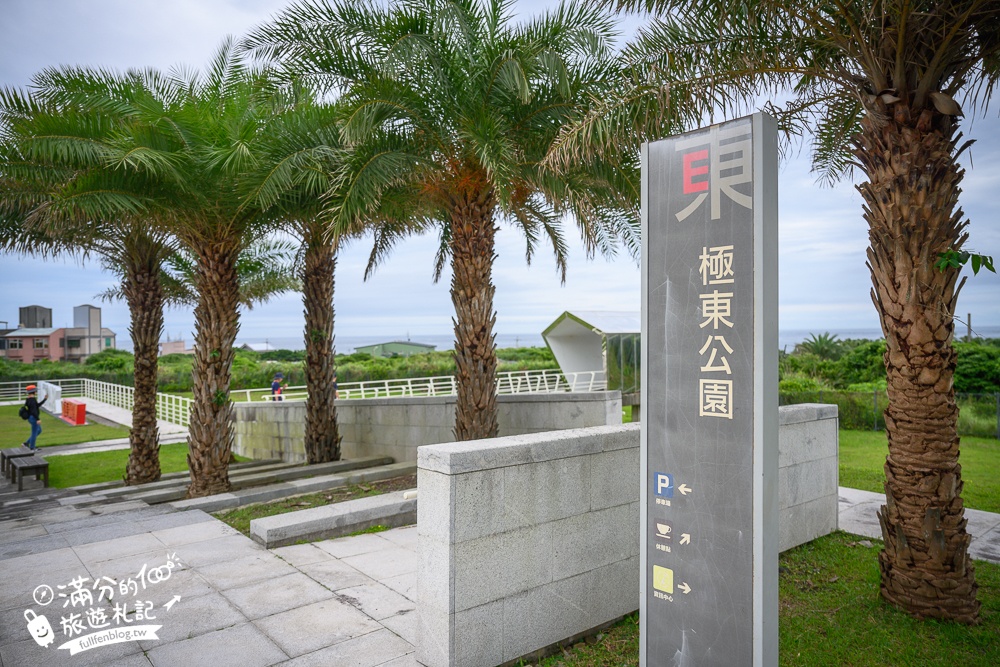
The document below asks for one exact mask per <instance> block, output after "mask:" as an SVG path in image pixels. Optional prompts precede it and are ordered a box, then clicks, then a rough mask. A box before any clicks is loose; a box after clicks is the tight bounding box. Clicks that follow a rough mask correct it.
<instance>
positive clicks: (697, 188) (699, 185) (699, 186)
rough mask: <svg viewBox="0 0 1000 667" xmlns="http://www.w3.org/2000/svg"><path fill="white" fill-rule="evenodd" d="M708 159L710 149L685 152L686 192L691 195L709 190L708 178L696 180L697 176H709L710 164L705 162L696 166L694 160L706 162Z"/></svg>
mask: <svg viewBox="0 0 1000 667" xmlns="http://www.w3.org/2000/svg"><path fill="white" fill-rule="evenodd" d="M706 160H708V151H707V150H700V151H691V152H690V153H685V154H684V194H686V195H690V194H694V193H695V192H708V179H707V178H705V179H703V180H698V181H696V180H694V177H695V176H707V175H708V165H707V164H703V165H700V166H697V167H695V166H694V165H693V164H692V163H694V162H705V161H706Z"/></svg>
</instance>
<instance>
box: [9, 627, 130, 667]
mask: <svg viewBox="0 0 1000 667" xmlns="http://www.w3.org/2000/svg"><path fill="white" fill-rule="evenodd" d="M49 622H50V623H52V624H53V628H55V623H56V622H57V621H53V619H49ZM55 632H56V640H55V642H54V643H53V644H50V645H49V646H48V647H41V646H39V645H38V644H36V643H35V640H34V639H27V640H24V641H19V642H15V643H13V644H7V645H5V646H0V660H3V665H4V667H6V666H7V665H11V666H15V667H103V666H104V665H107V664H109V663H113V662H117V661H119V660H121V659H122V658H124V657H126V656H129V655H136V654H138V655H141V654H142V649H141V648H139V645H138V643H137V642H122V643H121V644H112V645H110V646H101V647H98V648H94V649H90V650H89V651H84V652H83V653H77V654H76V655H74V656H70V654H69V651H68V650H59V649H58V648H57V647H58V646H59V645H60V644H63V643H64V642H65V641H66V640H67V638H66V637H64V636H63V635H62V632H61V631H60V630H58V629H55ZM25 634H27V631H26V630H25ZM140 664H141V663H140Z"/></svg>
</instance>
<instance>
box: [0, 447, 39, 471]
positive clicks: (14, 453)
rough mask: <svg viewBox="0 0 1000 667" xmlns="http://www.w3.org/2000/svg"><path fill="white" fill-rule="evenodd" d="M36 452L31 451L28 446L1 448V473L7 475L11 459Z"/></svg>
mask: <svg viewBox="0 0 1000 667" xmlns="http://www.w3.org/2000/svg"><path fill="white" fill-rule="evenodd" d="M34 454H35V452H33V451H31V450H30V449H28V448H27V447H11V448H10V449H2V450H0V474H2V475H3V476H4V477H7V474H8V473H7V468H9V467H10V460H11V459H16V458H21V457H24V456H33V455H34Z"/></svg>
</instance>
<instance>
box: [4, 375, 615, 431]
mask: <svg viewBox="0 0 1000 667" xmlns="http://www.w3.org/2000/svg"><path fill="white" fill-rule="evenodd" d="M50 382H51V383H52V384H55V385H58V386H60V387H61V388H62V392H63V396H64V397H70V396H82V397H85V398H89V399H91V400H95V401H101V402H102V403H107V404H108V405H112V406H114V407H117V408H122V409H124V410H131V409H132V406H133V405H134V404H135V388H134V387H129V386H126V385H120V384H113V383H111V382H101V381H99V380H90V379H86V378H72V379H67V380H50ZM29 384H31V382H29V381H22V382H0V400H3V399H4V398H7V399H8V400H11V399H14V400H17V399H20V398H23V397H24V387H25V386H27V385H29ZM496 386H497V394H544V393H557V392H571V391H604V389H605V388H606V387H607V381H606V380H605V377H604V371H585V372H581V373H563V372H562V371H560V370H558V369H549V370H541V371H508V372H503V373H497V378H496ZM457 391H458V383H457V381H456V380H455V377H454V376H451V375H440V376H435V377H425V378H401V379H396V380H366V381H363V382H345V383H343V384H341V385H339V387H338V392H337V395H338V397H339V398H344V399H356V398H389V397H421V396H454V395H455V394H456V393H457ZM230 395H231V396H232V397H234V398H235V397H237V396H240V395H242V398H243V399H244V400H246V401H254V400H259V401H274V400H276V397H275V396H272V395H271V389H270V387H265V388H260V389H239V390H235V391H232V392H230ZM307 398H308V393H307V391H306V387H305V386H304V385H300V386H295V387H286V388H285V389H284V390H283V391H282V394H281V400H282V401H288V402H299V401H304V400H306V399H307ZM193 404H194V401H193V400H192V399H190V398H186V397H184V396H177V395H175V394H164V393H160V392H157V394H156V417H157V419H161V420H163V421H166V422H170V423H171V424H178V425H180V426H188V425H189V424H190V416H191V406H192V405H193Z"/></svg>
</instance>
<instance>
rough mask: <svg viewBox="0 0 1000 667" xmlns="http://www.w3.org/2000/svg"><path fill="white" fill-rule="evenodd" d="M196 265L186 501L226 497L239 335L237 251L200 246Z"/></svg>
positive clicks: (234, 249)
mask: <svg viewBox="0 0 1000 667" xmlns="http://www.w3.org/2000/svg"><path fill="white" fill-rule="evenodd" d="M195 250H196V253H197V254H196V256H197V259H198V263H197V267H196V268H195V286H196V287H197V290H198V305H197V306H196V307H195V309H194V326H195V336H194V368H193V370H192V373H191V375H192V384H193V386H192V389H193V393H194V404H193V406H192V408H191V424H190V427H189V431H188V468H189V469H190V472H191V484H190V485H189V486H188V491H187V497H188V498H197V497H199V496H208V495H212V494H215V493H224V492H226V491H229V489H230V484H229V462H230V458H231V457H232V449H233V405H232V403H231V402H230V400H229V383H230V380H231V374H232V364H233V344H234V343H235V342H236V334H237V333H238V332H239V328H240V326H239V313H238V310H237V308H238V307H239V280H238V277H237V272H236V260H237V258H238V256H239V249H238V248H231V247H226V246H224V245H205V246H201V247H197V248H195Z"/></svg>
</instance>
